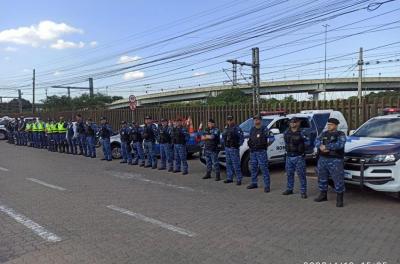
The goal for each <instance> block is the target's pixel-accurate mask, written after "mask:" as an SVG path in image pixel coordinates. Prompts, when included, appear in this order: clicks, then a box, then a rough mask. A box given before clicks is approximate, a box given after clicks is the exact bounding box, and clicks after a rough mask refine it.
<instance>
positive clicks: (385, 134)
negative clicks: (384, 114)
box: [353, 118, 400, 138]
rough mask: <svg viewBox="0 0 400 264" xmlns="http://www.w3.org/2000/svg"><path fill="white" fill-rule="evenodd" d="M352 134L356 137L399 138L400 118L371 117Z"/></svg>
mask: <svg viewBox="0 0 400 264" xmlns="http://www.w3.org/2000/svg"><path fill="white" fill-rule="evenodd" d="M353 135H354V136H356V137H375V138H400V118H389V119H386V118H384V119H371V120H370V121H368V122H367V123H365V124H364V125H363V126H362V127H360V129H358V131H357V132H356V133H354V134H353Z"/></svg>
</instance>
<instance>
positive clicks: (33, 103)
mask: <svg viewBox="0 0 400 264" xmlns="http://www.w3.org/2000/svg"><path fill="white" fill-rule="evenodd" d="M35 87H36V73H35V69H33V77H32V114H34V113H35Z"/></svg>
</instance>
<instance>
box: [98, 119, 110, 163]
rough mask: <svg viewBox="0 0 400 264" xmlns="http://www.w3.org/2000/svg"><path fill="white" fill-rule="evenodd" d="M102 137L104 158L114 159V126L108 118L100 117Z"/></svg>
mask: <svg viewBox="0 0 400 264" xmlns="http://www.w3.org/2000/svg"><path fill="white" fill-rule="evenodd" d="M99 132H100V138H101V145H102V146H103V153H104V158H103V159H102V160H107V161H112V155H111V143H110V137H111V136H112V133H113V132H112V128H111V126H110V125H109V124H108V122H107V118H105V117H102V118H101V119H100V131H99Z"/></svg>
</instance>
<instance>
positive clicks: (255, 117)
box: [253, 115, 261, 120]
mask: <svg viewBox="0 0 400 264" xmlns="http://www.w3.org/2000/svg"><path fill="white" fill-rule="evenodd" d="M253 119H258V120H261V116H260V115H255V116H253Z"/></svg>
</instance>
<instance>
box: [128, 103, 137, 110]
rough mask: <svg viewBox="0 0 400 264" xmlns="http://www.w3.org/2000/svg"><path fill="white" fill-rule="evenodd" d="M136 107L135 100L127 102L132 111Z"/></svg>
mask: <svg viewBox="0 0 400 264" xmlns="http://www.w3.org/2000/svg"><path fill="white" fill-rule="evenodd" d="M136 107H137V103H136V101H135V102H130V103H129V108H130V109H131V110H132V111H135V110H136Z"/></svg>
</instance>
